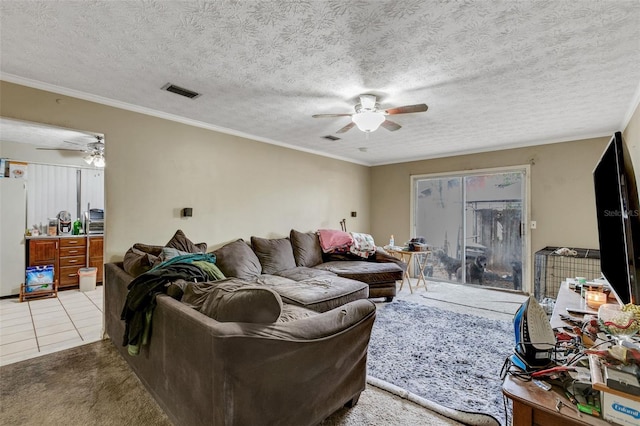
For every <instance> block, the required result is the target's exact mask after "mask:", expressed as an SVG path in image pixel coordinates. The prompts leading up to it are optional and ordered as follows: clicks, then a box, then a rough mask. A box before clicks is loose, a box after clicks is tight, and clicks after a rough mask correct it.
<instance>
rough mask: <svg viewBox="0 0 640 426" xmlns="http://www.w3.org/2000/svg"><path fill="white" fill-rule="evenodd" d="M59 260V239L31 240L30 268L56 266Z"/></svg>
mask: <svg viewBox="0 0 640 426" xmlns="http://www.w3.org/2000/svg"><path fill="white" fill-rule="evenodd" d="M57 260H58V239H57V238H56V239H55V240H29V266H40V265H55V264H56V261H57Z"/></svg>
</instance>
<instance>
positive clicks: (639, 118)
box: [622, 105, 640, 189]
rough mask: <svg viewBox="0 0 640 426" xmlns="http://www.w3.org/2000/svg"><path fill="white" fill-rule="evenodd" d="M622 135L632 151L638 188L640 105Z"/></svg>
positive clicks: (639, 181) (639, 179) (639, 173)
mask: <svg viewBox="0 0 640 426" xmlns="http://www.w3.org/2000/svg"><path fill="white" fill-rule="evenodd" d="M622 137H623V138H624V141H625V142H626V143H627V147H628V148H629V152H630V153H631V159H632V160H633V171H634V172H635V174H636V180H637V181H638V188H639V189H640V105H638V106H637V107H636V111H635V112H634V113H633V115H632V116H631V119H630V120H629V124H627V128H626V129H624V132H623V133H622Z"/></svg>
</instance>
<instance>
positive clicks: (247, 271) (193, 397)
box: [105, 231, 403, 425]
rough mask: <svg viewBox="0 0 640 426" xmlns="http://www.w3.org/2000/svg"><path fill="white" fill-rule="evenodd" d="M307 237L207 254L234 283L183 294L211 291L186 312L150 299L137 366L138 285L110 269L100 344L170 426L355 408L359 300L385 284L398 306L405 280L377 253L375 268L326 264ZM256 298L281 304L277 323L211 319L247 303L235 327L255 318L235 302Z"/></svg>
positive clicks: (362, 328)
mask: <svg viewBox="0 0 640 426" xmlns="http://www.w3.org/2000/svg"><path fill="white" fill-rule="evenodd" d="M313 236H314V234H311V233H309V234H303V233H299V232H297V231H292V232H291V235H290V238H288V239H285V238H281V239H271V240H268V239H262V238H256V237H253V238H252V245H251V247H250V246H249V245H248V244H247V243H245V242H244V241H242V240H237V241H234V242H231V243H229V244H226V245H225V246H223V247H221V248H220V249H218V250H216V251H214V252H213V254H215V256H216V266H217V267H218V268H219V269H220V271H222V272H223V273H224V275H225V276H226V277H232V278H227V279H223V280H220V281H215V282H213V283H199V284H192V283H191V284H186V283H184V282H183V283H181V284H183V285H184V284H186V285H187V286H189V285H191V286H192V288H195V287H198V291H200V289H201V288H204V289H205V290H207V289H208V290H207V291H211V293H210V294H209V293H207V292H206V291H205V292H203V293H198V294H200V296H198V297H196V298H194V297H192V298H191V299H188V297H187V296H188V294H191V295H192V296H193V294H194V293H193V292H191V293H188V292H187V291H185V292H184V296H181V297H182V301H180V300H177V299H179V297H178V298H173V297H170V296H168V295H165V294H159V295H157V297H156V299H155V300H156V306H155V308H154V309H153V311H152V313H153V315H152V321H151V327H152V332H151V338H150V340H149V343H148V344H147V345H145V346H142V349H141V351H140V354H139V355H138V356H130V355H129V354H128V352H127V348H126V347H125V346H122V336H123V334H124V333H125V324H124V322H123V321H122V319H121V318H122V313H123V306H125V304H127V303H128V298H127V294H128V287H129V285H130V284H131V283H132V281H133V280H134V277H133V276H132V275H130V274H128V273H127V272H126V271H125V265H124V264H123V262H117V263H108V264H106V265H105V277H106V281H105V309H106V331H107V334H108V335H109V337H110V338H111V339H112V340H113V342H114V343H115V345H116V347H118V349H119V351H120V352H121V354H122V355H123V357H124V358H125V359H126V360H127V362H128V363H129V364H130V365H131V367H132V369H133V370H134V371H135V372H136V374H137V375H138V377H139V378H140V380H141V381H142V383H143V384H144V385H145V386H146V387H147V389H148V390H149V392H150V393H151V394H152V395H153V396H154V398H155V399H156V401H157V402H158V403H159V405H160V406H161V407H162V408H163V409H164V411H165V412H166V413H167V415H168V416H169V417H170V418H171V420H172V421H173V422H174V423H176V424H180V425H199V424H203V425H204V424H208V425H256V424H269V425H313V424H317V423H319V422H321V421H322V420H323V419H325V418H326V417H328V416H329V415H331V414H332V413H333V412H335V411H336V410H338V409H339V408H341V407H342V406H343V405H347V406H352V405H353V404H355V403H356V402H357V400H358V397H359V395H360V392H362V390H364V388H365V379H366V359H367V348H368V342H369V337H370V333H371V328H372V326H373V321H374V319H375V305H374V304H373V303H371V302H370V301H368V300H366V299H367V297H369V296H370V290H371V289H372V288H375V285H376V284H379V283H380V282H384V281H385V280H392V279H393V295H395V280H396V279H401V276H402V273H403V269H402V268H401V267H400V266H399V265H398V264H396V263H395V262H394V261H393V260H391V259H388V258H387V257H386V256H388V255H385V254H384V253H382V252H380V254H376V256H380V262H376V260H375V258H374V259H369V261H367V260H362V261H354V260H335V258H334V259H331V258H330V257H327V256H326V255H325V256H324V258H323V254H322V253H321V252H318V250H317V247H316V246H315V243H314V240H313ZM316 238H317V237H316ZM300 241H303V243H301V242H300ZM148 247H150V246H147V248H148ZM181 248H182V247H181ZM152 249H153V250H156V251H157V247H156V248H152ZM318 257H319V259H318ZM389 257H390V256H389ZM325 260H326V262H325ZM316 262H318V263H316ZM350 264H351V265H352V268H350V267H348V265H350ZM374 265H381V266H380V268H379V269H376V268H374V267H373V266H374ZM127 269H129V270H130V267H129V268H127ZM394 274H399V275H394ZM398 276H399V277H400V278H396V277H398ZM352 278H356V279H352ZM357 278H364V279H368V280H369V282H370V284H369V283H366V282H363V281H360V280H358V279H357ZM372 286H373V287H372ZM183 288H184V286H183ZM252 289H264V290H268V291H263V292H262V295H264V294H266V295H267V296H268V297H275V298H276V299H277V301H276V302H277V303H274V304H272V306H275V307H276V309H280V308H278V306H280V307H281V312H280V311H278V312H277V314H279V315H276V316H275V317H274V318H277V320H276V321H275V322H268V323H267V322H260V321H264V320H253V319H249V320H245V319H243V320H242V321H239V320H235V321H234V320H233V317H231V318H232V319H231V320H229V319H228V318H229V317H228V315H229V309H227V310H226V311H225V314H224V315H227V319H226V320H224V321H218V320H216V319H214V318H220V315H221V313H220V312H221V306H223V307H225V306H226V307H227V308H228V307H229V306H230V303H231V301H234V300H235V301H236V302H237V301H239V300H240V301H241V303H244V302H242V301H243V300H245V301H246V305H242V304H241V305H240V306H241V309H244V310H246V311H247V312H245V314H248V315H243V316H241V318H251V317H252V315H253V313H254V311H255V312H258V311H259V310H260V309H259V308H260V307H256V306H255V305H251V303H253V302H252V300H254V301H255V300H258V299H257V298H254V299H251V298H246V299H242V297H244V296H242V295H240V294H239V291H240V290H246V291H245V293H251V290H252ZM271 293H272V294H273V295H272V296H271V295H270V294H271ZM388 294H390V293H386V295H385V297H390V298H393V296H388ZM262 295H261V296H260V297H262ZM234 297H236V298H235V299H234ZM187 299H188V300H187ZM196 299H197V300H199V301H200V302H199V303H195V302H194V301H195V300H196ZM212 301H213V302H212ZM225 301H229V304H228V305H224V303H225ZM209 302H212V303H209ZM278 304H279V305H278ZM212 306H213V308H212ZM216 309H218V311H217V312H216ZM216 315H218V316H216ZM231 315H232V316H233V315H234V314H233V313H231ZM263 317H264V316H263Z"/></svg>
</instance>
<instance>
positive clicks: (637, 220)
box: [593, 132, 640, 304]
mask: <svg viewBox="0 0 640 426" xmlns="http://www.w3.org/2000/svg"><path fill="white" fill-rule="evenodd" d="M593 181H594V186H595V196H596V212H597V218H598V238H599V241H600V267H601V270H602V274H603V275H604V278H605V279H606V280H607V281H608V282H609V285H610V286H611V289H612V290H613V292H614V293H615V295H616V298H617V299H618V302H619V303H621V304H627V303H633V304H640V203H639V202H638V186H637V181H636V178H635V174H634V172H633V165H632V163H631V156H630V155H629V151H628V148H627V146H626V144H625V143H624V141H623V140H622V134H621V133H620V132H616V133H615V134H614V135H613V137H612V138H611V141H610V142H609V144H608V145H607V148H606V149H605V150H604V152H603V153H602V157H601V158H600V161H598V164H597V165H596V167H595V169H594V170H593Z"/></svg>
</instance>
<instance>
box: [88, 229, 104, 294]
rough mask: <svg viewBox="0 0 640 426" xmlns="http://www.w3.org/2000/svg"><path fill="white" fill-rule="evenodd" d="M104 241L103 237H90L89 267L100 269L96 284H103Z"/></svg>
mask: <svg viewBox="0 0 640 426" xmlns="http://www.w3.org/2000/svg"><path fill="white" fill-rule="evenodd" d="M103 241H104V239H103V238H102V237H89V249H88V250H89V266H90V267H94V268H97V269H98V273H97V275H96V282H97V283H102V270H103V267H104V261H103V255H102V253H103V251H104V245H103Z"/></svg>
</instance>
